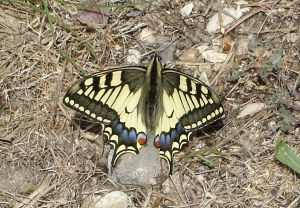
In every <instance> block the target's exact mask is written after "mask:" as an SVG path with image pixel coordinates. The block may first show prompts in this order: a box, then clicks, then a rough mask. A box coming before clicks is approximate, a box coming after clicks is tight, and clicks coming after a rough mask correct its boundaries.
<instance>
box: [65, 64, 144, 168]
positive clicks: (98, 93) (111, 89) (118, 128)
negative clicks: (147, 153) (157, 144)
mask: <svg viewBox="0 0 300 208" xmlns="http://www.w3.org/2000/svg"><path fill="white" fill-rule="evenodd" d="M145 72H146V69H145V68H143V67H121V68H112V69H109V70H106V71H103V72H100V73H96V74H92V75H90V76H87V77H84V78H83V79H82V80H79V81H78V82H76V83H75V84H74V85H73V86H72V87H71V88H70V89H69V90H68V92H67V93H66V95H65V97H64V98H63V102H64V104H65V105H67V106H68V107H70V108H72V109H74V110H76V111H78V112H80V113H82V114H84V115H86V116H87V117H89V118H91V119H93V120H96V121H98V122H100V123H101V124H102V127H103V129H104V130H103V132H104V135H106V136H107V137H108V139H109V142H110V144H111V145H112V147H113V148H114V156H113V159H112V165H115V163H116V161H117V159H118V157H119V156H120V155H121V154H123V153H125V152H133V153H138V152H139V148H140V147H141V146H142V145H144V144H145V143H146V139H147V138H146V133H145V132H146V127H145V125H144V123H143V119H142V115H141V114H140V113H139V109H138V108H139V103H140V98H141V93H142V87H143V84H144V81H145V80H144V79H145Z"/></svg>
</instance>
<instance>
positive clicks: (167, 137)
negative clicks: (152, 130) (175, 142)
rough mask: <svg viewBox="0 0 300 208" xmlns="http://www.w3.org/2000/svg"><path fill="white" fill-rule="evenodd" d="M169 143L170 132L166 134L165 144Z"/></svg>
mask: <svg viewBox="0 0 300 208" xmlns="http://www.w3.org/2000/svg"><path fill="white" fill-rule="evenodd" d="M170 143H171V136H170V134H166V144H167V145H168V146H169V145H170Z"/></svg>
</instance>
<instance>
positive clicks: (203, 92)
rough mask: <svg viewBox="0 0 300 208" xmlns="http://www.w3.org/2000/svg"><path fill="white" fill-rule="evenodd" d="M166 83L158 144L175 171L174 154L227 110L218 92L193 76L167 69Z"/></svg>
mask: <svg viewBox="0 0 300 208" xmlns="http://www.w3.org/2000/svg"><path fill="white" fill-rule="evenodd" d="M162 84H163V89H162V91H163V92H162V102H163V104H162V105H163V111H162V112H160V114H161V117H160V120H159V124H158V125H157V127H156V130H155V133H156V137H155V139H154V145H155V146H156V147H158V148H160V155H161V157H162V158H164V159H166V160H167V161H168V162H169V166H170V173H172V164H173V156H174V153H177V152H179V151H180V150H181V149H182V148H183V146H184V145H185V144H187V143H188V141H189V136H190V134H191V133H192V132H193V131H196V130H199V129H201V128H203V127H205V126H207V125H209V124H211V123H213V122H215V121H216V120H218V119H220V118H221V117H222V116H223V113H224V109H223V106H222V103H221V101H220V99H219V97H218V96H217V94H216V93H215V92H214V91H213V90H212V89H211V88H210V87H208V86H207V85H206V84H204V83H203V82H201V81H200V80H197V79H195V78H194V77H192V76H189V75H187V74H184V73H181V72H178V71H175V70H166V69H165V70H164V71H163V72H162Z"/></svg>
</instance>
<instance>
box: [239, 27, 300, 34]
mask: <svg viewBox="0 0 300 208" xmlns="http://www.w3.org/2000/svg"><path fill="white" fill-rule="evenodd" d="M299 30H300V27H291V28H278V29H276V30H263V31H245V32H240V34H245V35H247V34H263V33H274V32H275V33H276V32H282V33H290V32H295V31H299Z"/></svg>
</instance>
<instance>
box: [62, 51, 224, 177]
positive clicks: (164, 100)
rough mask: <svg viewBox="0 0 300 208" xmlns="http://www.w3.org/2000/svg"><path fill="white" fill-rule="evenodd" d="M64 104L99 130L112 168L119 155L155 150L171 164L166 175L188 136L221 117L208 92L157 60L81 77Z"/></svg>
mask: <svg viewBox="0 0 300 208" xmlns="http://www.w3.org/2000/svg"><path fill="white" fill-rule="evenodd" d="M63 101H64V103H65V104H66V105H67V106H68V107H70V108H72V109H74V110H76V111H79V112H81V113H83V114H85V115H86V116H88V117H90V118H92V119H94V120H96V121H98V122H100V123H101V124H102V125H103V129H104V134H105V135H106V136H107V137H108V139H109V142H110V144H111V145H112V147H113V149H114V156H113V158H112V165H115V164H116V161H117V159H118V157H119V156H120V155H122V154H123V153H126V152H132V153H136V154H137V153H139V149H140V148H142V147H143V146H145V145H154V146H155V147H156V148H159V150H160V155H161V157H162V158H164V159H166V160H167V161H168V162H169V167H170V172H172V164H173V155H174V154H175V153H176V152H178V151H180V150H181V149H182V148H183V146H184V145H185V144H187V143H188V140H189V136H190V134H191V133H192V132H193V131H195V130H198V129H201V128H203V127H204V126H206V125H208V124H210V123H212V122H214V121H216V120H218V119H220V118H221V117H222V116H223V111H224V110H223V106H222V104H221V102H220V100H219V98H218V96H217V95H216V93H215V92H214V91H213V90H212V89H210V88H209V87H208V86H207V85H206V84H204V83H203V82H201V81H199V80H197V79H195V78H194V77H191V76H189V75H187V74H184V73H181V72H178V71H175V70H171V69H165V68H163V66H162V64H161V62H160V60H159V57H158V56H154V57H153V58H152V60H151V61H150V63H149V65H148V67H147V68H145V67H138V66H137V67H120V68H111V69H108V70H106V71H103V72H100V73H96V74H93V75H90V76H87V77H84V78H83V79H82V80H79V81H78V82H76V83H75V84H74V85H73V86H72V87H71V88H70V89H69V90H68V92H67V93H66V95H65V97H64V99H63ZM148 135H155V137H154V138H148ZM148 140H149V141H153V144H149V143H148V142H147V141H148Z"/></svg>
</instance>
